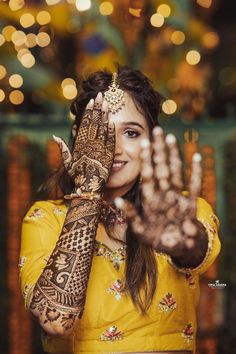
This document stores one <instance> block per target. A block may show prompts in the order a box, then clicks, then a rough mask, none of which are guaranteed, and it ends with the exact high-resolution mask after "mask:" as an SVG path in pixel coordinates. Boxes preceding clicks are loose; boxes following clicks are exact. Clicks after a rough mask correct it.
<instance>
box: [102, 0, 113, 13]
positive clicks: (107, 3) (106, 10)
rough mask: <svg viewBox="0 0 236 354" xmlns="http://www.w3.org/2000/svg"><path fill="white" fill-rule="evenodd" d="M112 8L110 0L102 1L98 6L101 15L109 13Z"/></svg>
mask: <svg viewBox="0 0 236 354" xmlns="http://www.w3.org/2000/svg"><path fill="white" fill-rule="evenodd" d="M113 10H114V6H113V4H112V3H111V2H110V1H103V2H102V3H101V4H100V6H99V11H100V14H101V15H103V16H108V15H111V14H112V12H113Z"/></svg>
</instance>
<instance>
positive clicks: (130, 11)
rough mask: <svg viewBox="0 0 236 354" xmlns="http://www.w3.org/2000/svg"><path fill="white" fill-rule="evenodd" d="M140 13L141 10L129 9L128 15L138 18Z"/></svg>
mask: <svg viewBox="0 0 236 354" xmlns="http://www.w3.org/2000/svg"><path fill="white" fill-rule="evenodd" d="M141 12H142V9H134V8H132V7H129V13H130V14H131V15H132V16H134V17H140V16H141Z"/></svg>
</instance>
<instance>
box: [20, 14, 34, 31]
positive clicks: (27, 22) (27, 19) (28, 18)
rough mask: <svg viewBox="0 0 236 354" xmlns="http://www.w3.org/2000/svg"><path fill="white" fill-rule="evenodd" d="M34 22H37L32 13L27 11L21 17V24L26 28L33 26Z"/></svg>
mask: <svg viewBox="0 0 236 354" xmlns="http://www.w3.org/2000/svg"><path fill="white" fill-rule="evenodd" d="M34 23H35V18H34V16H33V15H32V14H30V13H25V14H23V15H22V16H21V17H20V24H21V26H22V27H24V28H28V27H31V26H33V24H34Z"/></svg>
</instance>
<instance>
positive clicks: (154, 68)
mask: <svg viewBox="0 0 236 354" xmlns="http://www.w3.org/2000/svg"><path fill="white" fill-rule="evenodd" d="M235 10H236V9H235V4H234V2H233V0H178V1H177V0H146V1H144V0H109V1H103V0H66V1H65V0H64V1H62V0H61V1H60V0H41V1H40V0H28V1H24V0H10V1H0V139H1V140H0V162H1V163H0V192H1V198H0V232H1V237H0V249H1V257H0V269H1V278H0V290H1V291H0V308H1V317H0V328H1V331H0V336H1V338H0V353H1V354H41V353H42V348H41V343H40V330H39V328H38V326H37V325H35V324H34V323H33V321H32V320H31V318H30V316H29V315H28V314H27V312H26V311H25V309H24V305H23V301H22V296H21V294H20V291H19V281H18V254H19V247H20V228H21V227H20V224H21V220H22V217H23V215H24V213H25V211H26V209H27V208H28V207H29V205H30V203H31V201H32V198H33V196H34V192H35V190H36V188H37V187H38V186H39V184H40V183H41V182H42V181H43V180H44V179H45V178H46V176H47V175H48V174H49V173H50V172H51V171H53V170H55V169H56V168H57V167H58V166H59V165H60V156H59V152H58V149H57V146H56V145H55V143H54V142H53V141H52V138H51V137H52V134H55V135H59V136H62V137H64V138H65V139H66V140H68V137H69V131H70V126H71V124H72V123H73V118H74V117H73V115H72V114H71V113H70V109H69V108H70V103H71V102H72V101H73V99H74V98H75V97H76V96H77V94H78V93H79V91H80V83H81V81H82V80H83V79H84V78H85V77H86V76H87V75H88V74H89V73H90V72H92V71H94V70H97V69H103V68H108V69H110V70H112V71H114V70H115V63H117V62H118V63H120V64H127V65H130V66H132V67H134V68H137V69H140V70H142V71H143V72H144V73H145V74H146V75H148V76H149V78H150V79H151V80H152V81H153V84H154V86H155V88H156V89H158V90H159V91H160V92H161V93H162V94H163V95H164V96H165V100H164V102H163V105H162V110H163V112H162V114H161V118H160V124H161V126H162V127H163V128H164V130H165V131H166V132H172V133H174V134H176V136H177V137H178V139H179V143H180V147H181V152H182V155H183V157H184V159H185V168H186V174H187V177H188V175H189V166H190V161H191V157H192V154H193V153H194V152H195V151H196V150H198V151H200V152H201V153H202V156H203V164H204V178H203V196H204V198H206V199H207V200H208V201H209V202H210V203H211V205H212V206H213V208H214V209H215V211H216V213H217V215H218V216H219V219H220V221H221V228H220V235H221V239H222V252H221V255H220V257H219V259H218V261H217V263H215V264H214V265H213V266H212V267H211V268H210V269H209V271H208V272H207V273H206V274H205V275H204V276H203V278H202V281H201V288H202V295H201V301H200V305H199V309H198V317H199V332H198V351H197V353H198V354H229V353H231V354H233V353H236V319H235V313H236V268H235V263H236V257H235V251H234V250H235V246H236V240H235V237H236V193H235V192H236V100H235V96H236V45H235V44H236V18H235ZM190 282H191V279H190ZM209 284H213V285H215V286H210V285H209Z"/></svg>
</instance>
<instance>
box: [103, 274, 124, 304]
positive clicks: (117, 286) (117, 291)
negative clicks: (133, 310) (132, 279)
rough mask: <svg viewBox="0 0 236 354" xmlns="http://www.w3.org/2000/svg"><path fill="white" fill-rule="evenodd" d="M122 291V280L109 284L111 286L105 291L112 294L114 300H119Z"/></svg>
mask: <svg viewBox="0 0 236 354" xmlns="http://www.w3.org/2000/svg"><path fill="white" fill-rule="evenodd" d="M123 291H124V284H123V282H122V280H120V279H117V280H116V281H115V282H114V283H112V284H111V286H110V287H109V288H108V289H107V292H108V293H109V294H112V295H114V296H115V299H116V300H120V299H121V297H122V295H123Z"/></svg>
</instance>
